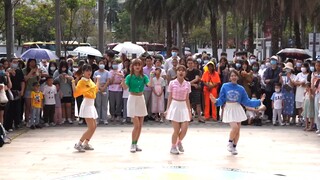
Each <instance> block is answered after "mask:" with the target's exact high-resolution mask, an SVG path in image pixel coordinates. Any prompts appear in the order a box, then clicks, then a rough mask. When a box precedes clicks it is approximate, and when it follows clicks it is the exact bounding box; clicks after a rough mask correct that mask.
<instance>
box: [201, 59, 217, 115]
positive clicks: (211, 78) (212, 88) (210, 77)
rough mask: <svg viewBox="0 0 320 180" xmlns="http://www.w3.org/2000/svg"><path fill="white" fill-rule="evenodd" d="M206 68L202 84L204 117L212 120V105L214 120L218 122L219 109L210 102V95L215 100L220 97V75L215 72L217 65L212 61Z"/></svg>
mask: <svg viewBox="0 0 320 180" xmlns="http://www.w3.org/2000/svg"><path fill="white" fill-rule="evenodd" d="M206 66H207V67H206V68H204V73H203V75H202V79H201V80H202V82H203V84H204V88H203V94H204V105H205V108H204V117H205V119H206V120H209V119H210V105H211V113H212V118H213V119H214V120H215V121H216V120H217V109H216V106H215V105H214V104H213V103H211V101H210V94H212V95H213V96H214V97H215V98H217V97H218V88H219V86H220V84H221V82H220V77H219V73H218V72H216V70H215V64H214V63H213V62H212V61H210V62H208V64H207V65H206Z"/></svg>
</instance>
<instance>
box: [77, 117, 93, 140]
mask: <svg viewBox="0 0 320 180" xmlns="http://www.w3.org/2000/svg"><path fill="white" fill-rule="evenodd" d="M85 120H86V123H87V126H88V129H87V131H86V132H85V133H83V135H82V137H81V139H80V141H82V142H84V141H85V140H87V141H89V140H90V139H91V137H92V135H93V133H94V131H95V130H96V127H97V126H96V123H95V121H94V119H92V118H86V119H85Z"/></svg>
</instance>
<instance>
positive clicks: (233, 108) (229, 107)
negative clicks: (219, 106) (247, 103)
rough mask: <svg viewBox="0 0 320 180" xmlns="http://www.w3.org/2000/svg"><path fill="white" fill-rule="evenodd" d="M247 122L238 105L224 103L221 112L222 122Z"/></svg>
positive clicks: (242, 110)
mask: <svg viewBox="0 0 320 180" xmlns="http://www.w3.org/2000/svg"><path fill="white" fill-rule="evenodd" d="M245 120H247V116H246V113H245V112H244V109H243V108H242V106H241V105H240V104H239V103H226V104H225V106H224V110H223V116H222V122H224V123H231V122H242V121H245Z"/></svg>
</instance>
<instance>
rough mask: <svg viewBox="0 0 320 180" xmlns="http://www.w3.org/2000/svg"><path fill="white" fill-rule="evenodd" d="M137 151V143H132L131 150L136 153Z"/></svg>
mask: <svg viewBox="0 0 320 180" xmlns="http://www.w3.org/2000/svg"><path fill="white" fill-rule="evenodd" d="M136 151H137V145H135V144H131V148H130V152H132V153H135V152H136Z"/></svg>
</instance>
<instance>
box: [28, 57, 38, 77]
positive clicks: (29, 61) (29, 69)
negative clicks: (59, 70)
mask: <svg viewBox="0 0 320 180" xmlns="http://www.w3.org/2000/svg"><path fill="white" fill-rule="evenodd" d="M31 61H34V62H35V64H36V67H37V60H35V59H29V60H28V62H27V74H29V72H30V71H31V68H30V63H31Z"/></svg>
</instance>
